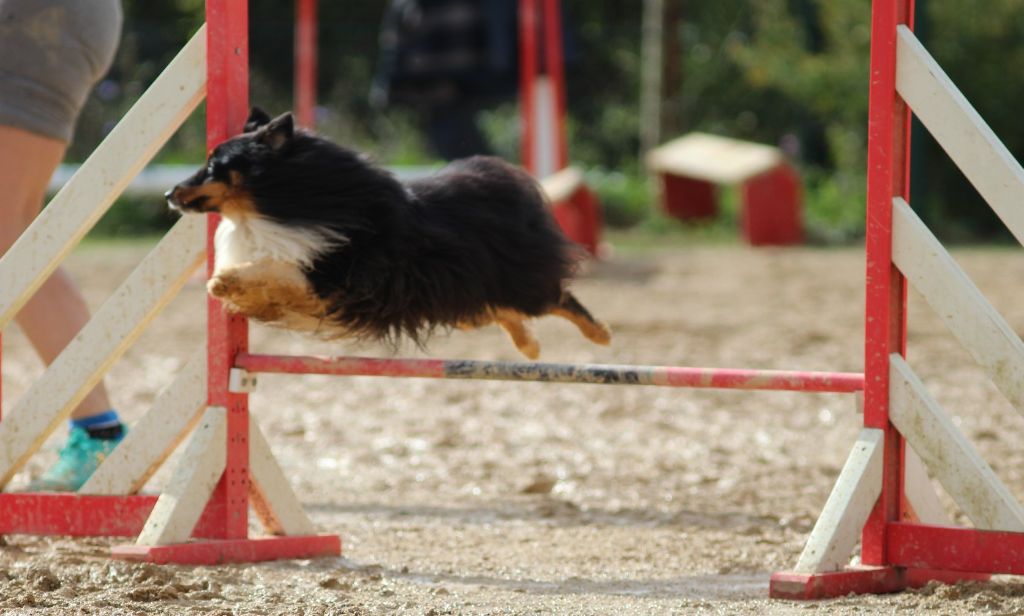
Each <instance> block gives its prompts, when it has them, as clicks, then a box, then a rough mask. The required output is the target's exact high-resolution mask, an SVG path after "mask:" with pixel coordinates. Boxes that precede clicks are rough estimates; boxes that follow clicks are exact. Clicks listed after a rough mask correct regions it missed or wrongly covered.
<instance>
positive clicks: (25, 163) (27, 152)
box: [0, 126, 111, 418]
mask: <svg viewBox="0 0 1024 616" xmlns="http://www.w3.org/2000/svg"><path fill="white" fill-rule="evenodd" d="M65 145H66V144H64V143H63V142H61V141H58V140H55V139H50V138H47V137H42V136H40V135H36V134H34V133H30V132H27V131H23V130H20V129H17V128H12V127H9V126H0V186H3V187H4V193H3V194H2V195H0V254H3V253H5V252H7V249H9V248H10V247H11V245H12V244H14V241H15V240H16V239H17V238H18V236H19V235H21V232H22V231H24V230H25V228H27V227H28V225H29V224H30V223H31V222H32V220H33V219H34V218H35V217H36V215H37V214H38V213H39V210H40V209H42V205H43V198H44V197H45V192H46V184H47V182H48V181H49V179H50V175H51V174H52V173H53V170H54V169H55V168H56V167H57V165H58V164H59V163H60V161H61V158H63V156H64V148H65ZM88 320H89V311H88V309H87V308H86V305H85V301H84V300H83V299H82V295H81V293H79V291H78V288H77V287H76V286H75V284H74V282H72V280H71V278H70V277H69V276H68V275H67V274H66V273H65V272H64V271H63V270H61V269H58V270H57V271H56V272H54V274H53V275H52V276H51V277H50V279H49V280H47V281H46V282H45V283H43V286H42V287H40V289H39V291H38V292H36V294H35V296H34V297H33V298H32V299H31V300H30V301H29V302H28V303H27V304H26V305H25V307H24V308H23V309H22V310H21V312H20V313H19V314H18V316H17V321H18V325H20V326H21V328H22V329H23V330H24V332H25V335H26V336H27V337H28V339H29V341H30V342H31V343H32V346H33V347H35V349H36V352H37V353H39V356H40V357H41V358H42V360H43V361H44V362H45V363H46V364H47V365H49V364H50V363H51V362H52V361H53V360H54V358H56V357H57V355H59V354H60V352H61V351H62V350H63V349H64V347H65V346H67V344H68V342H70V341H71V340H72V339H73V338H74V337H75V335H76V334H78V331H79V330H80V329H81V328H82V326H83V325H85V323H86V322H88ZM110 408H111V406H110V400H109V398H108V396H107V392H106V389H105V388H104V386H103V383H100V384H99V385H97V386H96V388H95V389H93V390H92V392H90V393H89V395H88V396H86V398H85V400H83V401H82V403H81V404H79V406H78V408H76V409H75V410H74V411H73V412H72V413H71V416H72V417H73V418H79V417H88V416H89V415H95V414H97V413H102V412H104V411H106V410H108V409H110Z"/></svg>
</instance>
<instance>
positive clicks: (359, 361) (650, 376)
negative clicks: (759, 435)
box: [235, 353, 864, 393]
mask: <svg viewBox="0 0 1024 616" xmlns="http://www.w3.org/2000/svg"><path fill="white" fill-rule="evenodd" d="M235 367H236V368H241V369H243V370H246V371H248V372H258V373H276V374H329V375H336V376H385V377H393V378H427V379H479V380H487V381H539V382H546V383H589V384H594V385H655V386H659V387H690V388H702V389H760V390H770V391H807V392H833V393H853V392H857V391H861V390H863V389H864V375H863V374H859V373H851V372H797V371H788V370H736V369H729V368H674V367H667V366H625V365H609V364H555V363H532V362H497V361H476V360H468V359H380V358H372V357H318V356H298V355H258V354H252V353H239V354H238V356H237V357H236V358H235Z"/></svg>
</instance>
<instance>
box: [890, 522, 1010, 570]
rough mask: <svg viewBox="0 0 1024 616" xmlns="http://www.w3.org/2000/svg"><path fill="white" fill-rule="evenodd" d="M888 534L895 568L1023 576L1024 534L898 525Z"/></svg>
mask: <svg viewBox="0 0 1024 616" xmlns="http://www.w3.org/2000/svg"><path fill="white" fill-rule="evenodd" d="M886 534H887V546H888V549H887V552H886V558H887V559H888V561H889V562H890V563H892V564H893V565H900V566H904V567H917V568H926V569H949V570H952V571H979V572H984V573H1007V574H1012V575H1024V533H1011V532H1005V531H987V530H976V529H973V528H954V527H948V526H930V525H927V524H910V523H906V522H897V523H893V524H889V527H888V530H887V533H886Z"/></svg>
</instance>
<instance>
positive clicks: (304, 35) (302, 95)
mask: <svg viewBox="0 0 1024 616" xmlns="http://www.w3.org/2000/svg"><path fill="white" fill-rule="evenodd" d="M316 29H317V0H297V1H296V3H295V115H296V117H297V119H298V121H299V124H301V125H302V126H305V127H306V128H313V125H314V124H315V123H316V113H315V107H316V63H317V31H316Z"/></svg>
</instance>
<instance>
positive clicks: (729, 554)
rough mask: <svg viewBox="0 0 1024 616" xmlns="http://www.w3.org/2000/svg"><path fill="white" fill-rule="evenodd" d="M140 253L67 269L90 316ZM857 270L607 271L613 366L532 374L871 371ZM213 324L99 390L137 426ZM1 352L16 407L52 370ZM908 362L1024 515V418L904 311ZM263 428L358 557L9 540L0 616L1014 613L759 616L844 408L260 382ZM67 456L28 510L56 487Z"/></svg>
mask: <svg viewBox="0 0 1024 616" xmlns="http://www.w3.org/2000/svg"><path fill="white" fill-rule="evenodd" d="M144 249H145V246H141V245H129V246H119V245H113V246H96V245H93V246H87V247H85V248H83V249H81V250H79V251H78V252H77V253H76V254H75V255H74V256H73V258H72V261H71V263H70V266H71V269H72V271H73V273H74V274H75V275H76V276H77V277H78V278H79V279H80V281H81V282H82V283H83V285H84V287H85V289H86V291H87V295H88V298H89V301H90V303H91V304H92V305H93V306H94V307H95V306H98V305H99V304H100V303H101V302H102V301H103V299H104V298H105V297H106V296H107V295H108V294H109V293H110V291H111V290H112V289H113V288H114V286H115V285H116V284H117V282H118V281H119V280H121V279H122V278H123V277H124V275H125V274H126V273H127V272H128V271H129V270H130V269H131V268H132V267H133V265H134V263H135V262H137V261H138V259H139V258H140V257H141V255H142V254H143V252H144ZM954 255H955V256H956V257H957V259H958V260H959V261H960V263H961V264H962V265H963V266H964V267H965V269H967V271H968V272H969V273H970V274H971V275H972V276H973V277H974V279H975V281H976V283H977V284H978V286H979V287H980V288H981V289H982V291H984V292H985V293H986V295H988V297H989V298H990V299H991V300H992V301H993V303H994V304H995V305H996V306H997V308H999V309H1001V310H1002V311H1003V314H1004V315H1005V316H1006V317H1007V319H1008V320H1009V322H1010V323H1011V325H1013V326H1014V327H1015V328H1016V329H1017V330H1018V331H1024V302H1022V301H1020V299H1021V292H1020V288H1019V286H1018V285H1016V284H1012V283H1011V284H1008V283H1009V282H1010V281H1016V280H1021V279H1024V255H1022V254H1021V252H1020V251H1011V250H997V249H985V250H973V249H964V250H959V251H955V253H954ZM863 261H864V260H863V252H862V251H861V250H859V249H855V248H849V249H833V250H821V249H792V250H789V249H787V250H756V251H755V250H752V249H749V248H745V247H742V246H700V247H691V248H662V249H651V250H643V251H623V250H619V251H618V252H617V254H616V255H615V256H614V257H613V258H612V259H611V260H610V261H609V262H607V263H604V264H602V265H600V266H598V267H596V268H594V269H593V271H591V272H590V273H589V274H588V275H587V276H586V277H584V278H583V279H581V280H580V281H579V282H578V283H577V284H576V287H575V288H576V289H577V291H578V293H577V294H578V296H579V297H580V299H581V300H582V301H583V302H584V303H585V304H586V305H587V306H588V307H589V308H590V309H591V310H592V311H593V312H594V313H595V314H596V315H598V316H599V317H601V318H603V319H605V320H607V322H608V323H609V324H610V325H611V326H612V328H613V330H614V344H613V346H612V347H611V348H610V349H605V348H599V347H595V346H592V345H590V344H589V343H587V342H586V341H585V340H583V339H582V337H581V336H580V335H579V334H578V333H577V332H576V331H575V330H574V329H573V328H572V326H570V325H569V324H568V323H565V322H561V321H558V320H551V319H549V320H546V321H543V322H541V323H540V324H539V325H538V327H537V330H538V335H539V339H540V342H541V345H542V348H543V350H542V359H543V360H551V361H567V362H608V363H644V364H665V365H690V366H722V367H755V368H777V369H806V370H845V371H859V370H860V369H861V366H862V355H863V351H862V348H861V345H862V342H861V340H862V335H863V323H862V320H863V317H862V313H863V297H864V292H863V269H864V262H863ZM202 307H203V301H202V287H201V286H200V284H199V283H198V282H197V281H196V282H193V283H192V284H190V285H189V286H188V287H187V288H186V290H185V291H184V292H183V294H182V296H181V297H180V298H179V299H178V300H176V301H175V302H174V303H173V304H172V305H171V306H170V308H169V309H168V310H167V311H166V312H165V313H164V315H162V316H161V317H160V318H159V319H158V320H157V321H156V322H155V323H154V325H153V327H152V328H151V329H150V331H149V332H148V333H147V334H146V335H145V336H144V337H143V338H142V340H141V341H140V343H139V344H137V345H136V346H135V347H134V348H133V349H132V350H130V351H129V352H128V354H127V356H126V357H125V358H124V359H122V360H121V361H120V362H119V363H118V364H117V365H116V366H115V367H114V369H113V370H112V372H111V373H110V376H109V378H108V382H109V384H110V386H111V390H112V394H113V397H114V399H115V400H116V403H117V406H118V408H119V409H121V410H122V413H123V415H125V416H126V417H127V418H128V419H129V420H134V419H136V418H138V417H139V416H140V415H141V414H142V413H144V412H145V409H146V408H147V405H148V404H149V402H150V401H151V400H152V399H153V397H154V395H155V394H156V393H157V392H158V391H159V389H160V388H161V387H163V386H164V385H165V384H166V383H168V382H169V380H170V378H171V376H172V375H173V372H174V371H175V370H176V369H177V368H178V367H180V366H181V365H182V362H183V361H184V359H185V358H186V357H187V356H188V355H189V354H190V353H191V352H192V351H193V350H194V349H195V348H197V346H198V345H200V344H201V343H202V339H203V323H204V315H203V311H202ZM252 338H253V347H254V348H255V349H256V350H258V351H262V352H272V351H273V352H281V353H300V352H301V353H343V352H350V353H358V354H363V355H387V354H388V353H387V351H385V350H382V349H378V348H373V347H363V348H359V347H354V346H351V345H344V344H339V345H333V346H332V345H327V344H323V343H310V342H308V341H306V340H305V339H302V338H298V337H293V336H292V335H289V334H285V333H280V332H273V331H269V330H266V329H263V328H260V327H254V328H253V335H252ZM4 345H5V356H4V359H5V362H4V385H5V387H4V391H3V394H4V398H5V403H6V404H7V405H8V406H7V408H10V405H11V404H12V403H13V402H14V401H16V400H17V398H18V397H19V395H21V393H22V392H24V391H25V389H26V387H27V386H28V385H29V384H30V382H31V379H33V378H34V377H35V376H36V375H38V373H39V371H40V365H39V363H38V361H37V360H36V359H35V357H34V355H32V354H31V352H30V350H29V348H28V346H27V343H26V341H25V340H24V338H23V337H22V336H21V334H20V333H19V332H18V331H17V329H16V328H12V329H11V330H9V332H8V335H7V337H6V338H5V340H4ZM430 353H431V354H432V355H437V356H440V357H446V358H474V359H508V360H514V359H518V357H517V355H516V352H515V350H514V348H513V347H512V345H511V344H510V343H509V342H508V341H507V340H506V339H505V338H504V336H503V334H502V333H501V332H499V331H498V330H497V329H494V328H491V329H487V330H483V331H480V332H475V333H463V332H456V333H453V334H451V335H450V336H440V337H438V338H437V339H435V340H434V342H433V343H432V344H431V347H430ZM400 354H402V355H411V356H422V355H424V354H423V353H421V352H419V351H417V350H415V349H402V350H401V351H400ZM910 362H911V364H912V365H913V366H914V367H915V369H916V370H917V371H918V372H919V374H920V375H921V376H922V378H923V379H924V380H925V382H926V383H927V384H928V385H929V387H930V388H931V391H932V392H933V394H934V395H935V397H936V398H937V399H938V400H939V401H940V402H941V403H943V404H944V405H945V407H946V408H947V410H949V411H950V413H952V414H954V415H955V416H956V418H957V421H958V422H959V423H960V424H961V427H962V428H963V430H964V432H965V434H967V436H968V437H969V438H971V439H972V441H973V442H974V443H975V444H976V445H977V446H978V448H979V449H980V450H981V451H982V452H983V454H984V455H985V457H986V458H987V459H988V460H989V461H990V463H992V465H993V467H994V468H995V469H996V471H997V473H999V474H1000V476H1001V477H1002V479H1003V480H1004V481H1005V482H1006V483H1007V484H1008V485H1009V487H1010V488H1011V489H1012V490H1014V491H1015V492H1016V493H1017V494H1021V493H1024V472H1022V471H1024V449H1022V448H1021V447H1020V446H1019V443H1020V438H1019V434H1020V433H1021V428H1022V427H1024V423H1022V419H1021V417H1020V416H1019V415H1018V414H1016V413H1014V412H1013V411H1012V409H1011V408H1010V407H1009V405H1008V404H1007V403H1006V402H1004V401H1003V399H1002V398H1001V396H1000V395H999V394H998V392H996V390H995V389H994V387H993V386H992V385H990V384H989V383H988V382H987V381H986V380H985V378H984V377H983V376H982V374H981V373H980V371H979V370H978V369H976V368H974V367H973V365H972V364H971V361H970V358H969V357H968V355H967V353H966V352H964V351H962V350H961V349H960V348H959V347H958V345H957V343H956V342H955V340H954V339H953V338H952V336H950V335H949V334H948V332H947V331H946V330H945V329H944V327H943V325H942V324H941V323H940V322H939V321H938V319H937V318H936V317H935V316H934V315H933V314H932V313H931V311H930V309H929V308H928V307H927V306H926V305H925V304H924V302H923V301H922V300H921V299H920V298H919V297H917V296H913V295H912V298H911V340H910ZM252 408H253V416H254V417H255V418H256V419H257V420H258V421H259V423H260V425H261V426H262V428H263V430H264V432H265V433H266V434H267V437H268V439H269V441H270V443H271V446H272V447H273V449H274V450H275V452H276V453H277V455H278V456H279V458H280V461H281V464H282V466H283V467H284V469H285V471H286V474H287V475H288V476H289V477H290V478H291V479H292V480H293V482H294V485H295V488H296V490H297V492H298V494H299V496H300V498H301V499H302V501H303V502H304V503H306V505H307V507H308V510H309V512H310V515H311V516H312V518H313V520H314V522H315V523H316V524H317V525H318V527H319V528H320V529H321V530H323V531H326V532H336V533H339V534H340V535H341V536H342V539H343V542H344V556H343V557H342V558H335V559H323V560H314V561H298V562H279V563H262V564H256V565H245V566H225V567H217V568H208V567H154V566H148V565H138V564H126V563H115V562H112V561H110V560H109V559H108V558H107V557H106V552H107V548H108V547H109V546H110V545H111V544H112V543H115V541H113V540H107V539H86V540H70V539H66V538H37V537H22V536H10V537H6V538H5V539H4V545H3V547H0V612H2V613H5V614H6V613H12V614H16V613H55V614H79V613H82V614H93V613H104V614H163V613H175V614H177V613H182V614H206V613H213V614H689V613H720V614H807V613H815V612H821V613H830V614H855V613H856V614H864V613H896V612H899V613H915V612H921V613H934V614H975V613H983V614H1014V613H1024V583H1022V582H1020V581H1018V580H1016V579H1015V578H1000V579H999V580H998V581H997V582H995V583H992V584H989V585H984V586H978V585H961V586H955V587H944V586H935V587H927V588H925V589H922V590H920V591H916V592H908V593H904V594H899V595H891V596H885V597H848V598H843V599H839V600H835V601H829V602H817V603H789V602H780V601H769V600H768V599H767V584H768V576H769V575H770V573H771V572H772V571H775V570H779V569H786V568H789V567H791V566H792V565H794V564H795V562H796V559H797V556H798V554H799V552H800V550H801V548H802V546H803V542H804V540H805V538H806V536H807V533H808V531H809V530H810V528H811V526H812V524H813V523H814V520H815V519H816V517H817V514H818V512H819V511H820V509H821V507H822V505H823V504H824V502H825V499H826V498H827V496H828V493H829V490H830V489H831V487H832V484H833V481H834V480H835V478H836V475H837V473H838V472H839V469H840V467H841V466H842V464H843V461H844V460H845V458H846V456H847V454H848V452H849V450H850V447H851V446H852V445H853V442H854V439H855V437H856V434H857V431H858V429H859V425H860V418H859V416H858V415H857V414H856V412H855V405H854V402H853V399H852V397H850V396H843V395H833V394H791V393H772V392H764V393H758V392H713V391H692V390H670V389H662V388H651V387H615V386H596V385H554V384H520V383H483V382H456V381H428V380H385V379H373V378H330V377H291V376H281V377H278V376H263V377H261V383H260V389H259V391H258V392H257V393H256V394H254V395H253V405H252ZM61 432H63V431H61ZM62 439H63V433H61V434H60V435H59V437H55V438H53V439H51V440H50V441H49V442H48V443H47V445H46V447H45V448H44V451H43V452H41V453H40V454H39V455H37V456H36V457H35V458H34V459H33V461H32V463H31V464H30V465H29V467H28V468H27V469H26V471H25V472H23V473H22V474H20V475H19V476H18V477H17V479H16V481H15V482H14V484H13V485H12V486H11V487H12V489H17V488H18V486H22V485H24V483H25V482H26V481H27V480H28V479H29V478H30V477H31V476H34V475H35V474H38V473H39V472H41V470H42V469H43V468H45V466H46V465H47V464H48V463H49V462H50V461H52V460H53V457H54V455H55V451H56V448H57V447H59V446H60V444H61V441H62ZM175 461H176V458H172V459H171V461H170V464H173V463H174V462H175ZM166 477H167V472H166V469H165V470H164V471H161V473H160V474H158V475H157V476H156V477H155V478H154V480H153V481H152V482H151V485H150V487H149V490H150V491H154V490H156V489H158V488H159V485H160V484H161V483H162V482H163V481H165V480H166ZM943 498H944V499H945V502H946V503H947V506H948V507H949V509H950V512H951V513H952V514H953V515H955V516H956V519H958V520H959V521H961V522H962V521H963V520H962V516H960V515H959V514H956V513H955V510H954V508H953V506H952V504H951V502H950V501H949V500H948V499H946V498H945V495H943ZM254 528H255V526H254ZM256 530H258V528H257V529H256Z"/></svg>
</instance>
